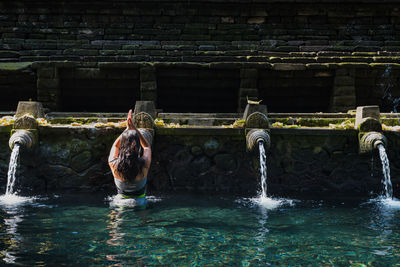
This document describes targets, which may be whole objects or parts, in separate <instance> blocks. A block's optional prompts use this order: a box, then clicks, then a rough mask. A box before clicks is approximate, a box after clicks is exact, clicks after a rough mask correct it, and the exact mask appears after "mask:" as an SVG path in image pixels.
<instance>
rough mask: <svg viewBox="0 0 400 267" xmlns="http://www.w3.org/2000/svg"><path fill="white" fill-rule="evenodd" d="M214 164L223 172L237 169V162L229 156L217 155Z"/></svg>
mask: <svg viewBox="0 0 400 267" xmlns="http://www.w3.org/2000/svg"><path fill="white" fill-rule="evenodd" d="M214 161H215V164H216V165H217V167H218V169H221V170H223V171H234V170H236V168H237V162H236V159H235V157H234V156H233V155H231V154H218V155H215V157H214Z"/></svg>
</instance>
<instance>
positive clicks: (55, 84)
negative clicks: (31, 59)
mask: <svg viewBox="0 0 400 267" xmlns="http://www.w3.org/2000/svg"><path fill="white" fill-rule="evenodd" d="M60 92H61V90H60V78H59V75H58V68H57V67H56V66H55V64H43V65H39V66H38V67H37V100H38V101H39V102H41V103H42V104H43V106H44V107H45V108H49V109H51V110H57V109H59V108H60V100H61V99H60Z"/></svg>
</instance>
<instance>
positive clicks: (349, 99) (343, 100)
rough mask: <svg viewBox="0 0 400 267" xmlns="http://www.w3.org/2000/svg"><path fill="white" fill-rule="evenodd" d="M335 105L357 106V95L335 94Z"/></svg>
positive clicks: (333, 101) (333, 103)
mask: <svg viewBox="0 0 400 267" xmlns="http://www.w3.org/2000/svg"><path fill="white" fill-rule="evenodd" d="M332 105H333V106H346V107H351V108H354V107H355V106H356V96H355V95H351V96H343V95H342V96H334V97H333V99H332Z"/></svg>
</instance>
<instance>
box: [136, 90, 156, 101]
mask: <svg viewBox="0 0 400 267" xmlns="http://www.w3.org/2000/svg"><path fill="white" fill-rule="evenodd" d="M140 99H141V100H145V101H157V92H156V91H141V92H140Z"/></svg>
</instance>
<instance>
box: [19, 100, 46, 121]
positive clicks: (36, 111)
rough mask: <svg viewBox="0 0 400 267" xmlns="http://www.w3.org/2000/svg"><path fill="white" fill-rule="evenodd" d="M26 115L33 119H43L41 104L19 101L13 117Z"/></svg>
mask: <svg viewBox="0 0 400 267" xmlns="http://www.w3.org/2000/svg"><path fill="white" fill-rule="evenodd" d="M26 114H29V115H31V116H33V117H34V118H44V112H43V106H42V103H40V102H35V101H19V102H18V107H17V111H16V113H15V116H16V117H21V116H23V115H26Z"/></svg>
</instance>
